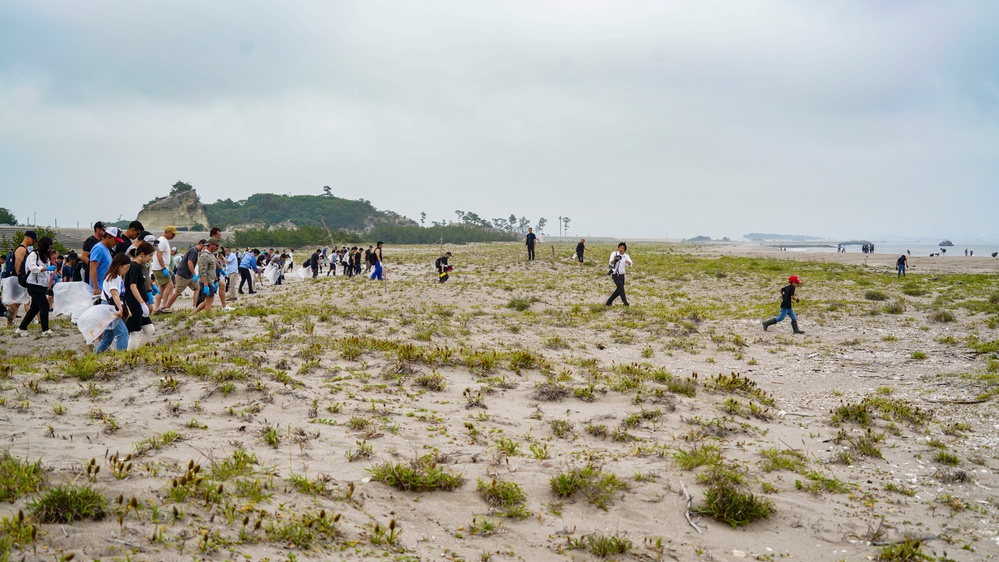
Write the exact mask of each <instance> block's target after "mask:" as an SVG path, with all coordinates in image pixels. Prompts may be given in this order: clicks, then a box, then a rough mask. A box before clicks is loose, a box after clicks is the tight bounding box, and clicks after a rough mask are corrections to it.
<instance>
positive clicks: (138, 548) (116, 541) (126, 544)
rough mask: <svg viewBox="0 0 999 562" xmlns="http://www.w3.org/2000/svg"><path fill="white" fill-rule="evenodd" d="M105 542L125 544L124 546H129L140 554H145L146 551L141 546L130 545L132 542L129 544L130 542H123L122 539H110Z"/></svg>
mask: <svg viewBox="0 0 999 562" xmlns="http://www.w3.org/2000/svg"><path fill="white" fill-rule="evenodd" d="M104 540H106V541H108V542H113V543H118V544H123V545H125V546H128V547H131V548H134V549H135V550H137V551H138V552H145V551H146V549H144V548H142V547H141V546H139V545H137V544H132V543H130V542H128V541H123V540H121V539H109V538H105V539H104Z"/></svg>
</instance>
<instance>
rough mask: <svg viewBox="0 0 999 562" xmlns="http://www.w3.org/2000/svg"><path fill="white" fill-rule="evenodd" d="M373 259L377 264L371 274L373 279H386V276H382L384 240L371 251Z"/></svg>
mask: <svg viewBox="0 0 999 562" xmlns="http://www.w3.org/2000/svg"><path fill="white" fill-rule="evenodd" d="M371 260H372V261H373V262H374V264H375V271H374V272H373V273H372V274H371V279H377V280H379V281H384V280H385V278H384V277H383V276H382V241H381V240H379V241H378V244H377V245H376V246H375V251H374V252H372V253H371Z"/></svg>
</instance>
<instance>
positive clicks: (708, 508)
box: [698, 467, 774, 528]
mask: <svg viewBox="0 0 999 562" xmlns="http://www.w3.org/2000/svg"><path fill="white" fill-rule="evenodd" d="M710 473H711V474H716V476H714V477H708V478H706V479H705V480H706V481H707V482H708V483H709V485H708V488H707V489H706V490H705V491H704V504H703V505H702V506H701V507H700V508H699V509H698V511H699V512H700V513H705V514H707V515H710V516H711V517H712V518H714V519H715V520H716V521H720V522H722V523H726V524H728V525H731V526H732V527H733V528H735V527H739V526H740V525H748V524H750V523H752V522H753V521H756V520H758V519H766V518H768V517H770V514H771V513H773V511H774V506H773V503H772V502H771V501H770V500H767V499H765V498H762V497H760V496H757V495H754V494H752V493H750V492H748V491H746V490H745V489H744V487H743V484H742V482H741V481H740V480H739V479H738V478H733V474H738V472H736V471H734V470H732V469H728V468H725V467H717V469H716V470H712V471H710Z"/></svg>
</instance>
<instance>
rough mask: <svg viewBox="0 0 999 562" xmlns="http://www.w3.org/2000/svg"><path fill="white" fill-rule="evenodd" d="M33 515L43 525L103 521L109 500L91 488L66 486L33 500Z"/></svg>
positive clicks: (53, 489) (51, 490) (49, 491)
mask: <svg viewBox="0 0 999 562" xmlns="http://www.w3.org/2000/svg"><path fill="white" fill-rule="evenodd" d="M30 506H31V513H32V515H34V516H35V517H37V518H38V520H39V521H41V522H42V523H72V522H73V521H82V520H84V519H103V518H104V515H105V514H106V508H107V500H106V499H105V498H104V496H103V495H102V494H101V493H100V492H98V491H97V490H95V489H93V488H91V487H90V486H86V485H82V486H77V485H73V484H64V485H62V486H57V487H55V488H52V489H50V490H47V491H46V492H45V493H43V494H42V495H41V496H39V497H38V498H36V499H34V500H32V502H31V504H30Z"/></svg>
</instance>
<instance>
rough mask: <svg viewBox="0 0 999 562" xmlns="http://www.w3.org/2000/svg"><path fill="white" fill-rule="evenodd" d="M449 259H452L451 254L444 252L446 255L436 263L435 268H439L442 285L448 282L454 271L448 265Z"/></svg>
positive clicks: (438, 276) (438, 272) (438, 274)
mask: <svg viewBox="0 0 999 562" xmlns="http://www.w3.org/2000/svg"><path fill="white" fill-rule="evenodd" d="M449 259H451V252H444V255H443V256H441V257H439V258H437V261H435V262H434V266H435V267H437V278H438V279H440V282H441V283H443V282H445V281H447V280H448V277H450V275H448V273H450V272H451V270H452V269H454V268H453V267H451V266H450V265H448V263H447V261H448V260H449Z"/></svg>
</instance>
